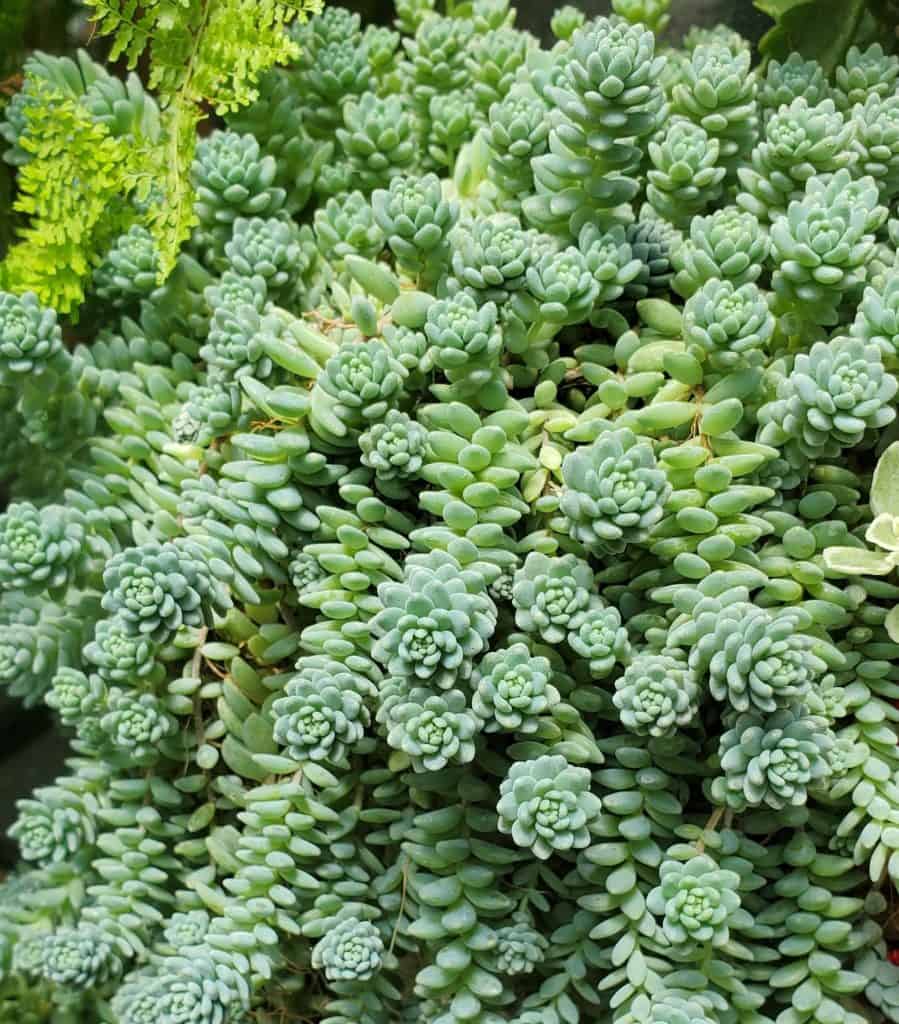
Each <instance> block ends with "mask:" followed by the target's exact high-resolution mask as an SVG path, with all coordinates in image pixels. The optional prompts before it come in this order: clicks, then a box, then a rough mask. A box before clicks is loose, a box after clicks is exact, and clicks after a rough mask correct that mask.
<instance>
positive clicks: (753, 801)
mask: <svg viewBox="0 0 899 1024" xmlns="http://www.w3.org/2000/svg"><path fill="white" fill-rule="evenodd" d="M833 746H834V736H833V733H832V732H831V731H830V730H829V729H828V728H827V723H826V720H824V719H821V718H818V717H817V716H814V715H811V714H809V712H808V711H807V710H806V708H805V707H804V706H803V705H801V704H800V705H795V706H793V707H788V708H782V709H780V710H778V711H775V712H774V714H772V715H769V716H767V717H763V716H762V715H760V714H758V713H756V712H747V713H746V714H742V715H740V716H739V717H738V718H737V719H736V721H735V722H734V725H733V728H731V729H728V730H727V731H726V732H724V733H723V734H722V736H721V745H720V761H721V771H722V775H720V776H719V777H718V778H716V779H715V780H714V781H713V783H712V789H711V792H712V797H713V798H714V799H715V800H716V801H717V802H718V803H721V804H724V805H726V806H727V807H730V808H732V809H733V810H736V811H743V810H746V808H747V807H760V806H762V805H765V806H767V807H771V808H773V809H774V810H778V811H779V810H784V809H790V808H794V807H802V806H803V805H804V804H805V803H806V801H807V799H808V791H809V788H810V787H813V786H814V785H816V784H818V783H822V782H824V781H826V780H827V778H828V776H829V775H830V774H831V772H832V765H831V761H830V759H829V757H828V755H829V753H830V751H831V750H832V748H833Z"/></svg>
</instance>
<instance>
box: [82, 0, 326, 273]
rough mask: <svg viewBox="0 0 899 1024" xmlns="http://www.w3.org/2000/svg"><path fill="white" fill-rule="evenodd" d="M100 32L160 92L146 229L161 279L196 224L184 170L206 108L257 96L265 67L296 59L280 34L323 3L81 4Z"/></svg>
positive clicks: (100, 0)
mask: <svg viewBox="0 0 899 1024" xmlns="http://www.w3.org/2000/svg"><path fill="white" fill-rule="evenodd" d="M87 5H88V6H89V7H91V8H93V12H94V14H93V19H94V23H95V25H96V26H97V29H98V31H99V32H100V33H101V34H103V35H109V36H111V37H112V54H111V56H112V58H113V59H116V58H118V57H120V56H123V57H125V58H126V60H127V62H128V64H129V66H130V67H134V66H135V64H136V63H137V61H138V59H139V58H140V57H141V55H142V54H143V53H144V52H145V51H147V52H148V53H149V57H150V75H149V84H150V87H151V88H152V89H155V90H157V92H158V94H159V100H160V105H161V107H162V109H163V112H164V122H165V130H166V136H167V144H166V146H165V149H164V151H163V160H162V161H161V165H160V171H161V174H160V176H159V177H160V180H162V181H164V182H165V184H164V187H163V191H162V196H161V199H160V201H159V203H158V204H157V205H156V206H155V207H154V208H153V209H151V211H150V213H149V226H150V229H151V230H152V232H153V234H154V237H155V238H156V244H157V247H158V249H159V253H160V274H161V276H163V277H164V276H165V275H166V274H167V273H169V271H170V270H171V268H172V267H173V266H174V263H175V259H176V257H177V254H178V250H179V248H180V246H181V243H182V242H183V241H184V239H185V238H187V236H188V234H189V233H190V229H191V227H192V226H193V224H194V222H195V221H194V214H193V191H192V188H191V185H190V179H189V172H190V166H191V161H192V159H193V151H194V147H195V145H196V126H197V124H198V123H199V121H200V120H201V119H202V117H203V110H204V108H205V107H207V106H211V107H212V108H213V109H214V110H215V111H216V112H217V113H219V114H224V113H228V112H232V111H234V110H237V109H239V108H240V107H242V106H246V105H248V104H250V103H252V102H253V101H254V100H255V99H257V97H258V95H259V89H258V83H259V79H260V77H261V76H262V74H264V72H266V71H267V70H268V69H269V68H271V67H273V66H274V65H276V64H284V63H287V62H288V61H290V60H293V59H295V58H296V56H297V55H298V48H297V45H296V43H295V42H294V41H293V40H292V39H291V38H290V36H289V35H288V33H287V31H286V29H287V26H288V24H289V23H290V22H291V21H294V20H296V19H300V20H304V21H305V20H306V18H307V17H308V16H309V15H310V14H314V13H317V12H318V11H319V10H321V6H322V0H181V2H179V3H172V2H171V0H155V2H154V0H151V2H147V3H137V2H136V0H87Z"/></svg>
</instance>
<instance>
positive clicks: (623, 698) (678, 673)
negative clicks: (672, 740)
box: [613, 652, 699, 736]
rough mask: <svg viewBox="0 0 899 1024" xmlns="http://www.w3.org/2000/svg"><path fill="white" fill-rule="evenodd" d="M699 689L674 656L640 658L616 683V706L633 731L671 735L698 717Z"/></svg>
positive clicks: (689, 673)
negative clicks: (696, 715) (695, 716)
mask: <svg viewBox="0 0 899 1024" xmlns="http://www.w3.org/2000/svg"><path fill="white" fill-rule="evenodd" d="M698 696H699V687H698V685H697V683H696V680H695V678H694V677H693V673H692V671H691V669H690V668H689V667H688V666H687V665H686V663H685V662H684V661H683V660H680V659H678V658H677V657H676V656H674V655H672V654H666V653H664V652H663V653H661V654H642V655H638V656H637V657H635V658H634V659H633V661H631V663H630V664H629V665H628V666H627V668H626V669H625V670H624V674H623V675H622V676H620V677H619V679H618V680H617V681H616V683H615V696H614V698H613V700H614V703H615V707H617V708H618V714H619V716H620V718H621V724H622V725H623V726H624V727H625V728H626V729H630V730H631V731H632V732H635V733H638V734H643V735H646V734H648V735H650V736H672V735H674V734H675V733H676V732H677V730H678V728H679V727H680V728H683V727H684V726H687V725H689V724H690V722H691V720H692V719H693V716H694V715H695V714H696V704H697V700H698Z"/></svg>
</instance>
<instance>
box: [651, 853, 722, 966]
mask: <svg viewBox="0 0 899 1024" xmlns="http://www.w3.org/2000/svg"><path fill="white" fill-rule="evenodd" d="M739 884H740V876H739V875H738V874H737V873H736V872H735V871H728V870H727V869H726V868H721V867H719V866H718V865H717V864H716V863H715V861H713V860H712V858H711V857H709V856H708V855H706V854H697V855H696V856H694V857H691V858H690V859H689V860H688V861H686V863H681V862H680V861H676V860H666V861H663V862H662V864H661V866H660V868H659V885H658V886H657V887H656V888H655V889H653V890H652V892H651V893H650V894H649V897H648V900H647V906H648V907H649V909H650V910H651V911H652V913H653V914H655V915H657V916H658V917H663V918H664V920H663V923H662V927H663V928H664V931H665V937H666V938H667V939H668V941H669V942H670V943H672V944H673V945H674V946H676V947H683V946H695V945H699V946H723V945H725V943H726V942H727V941H728V938H729V935H730V931H729V928H728V924H729V922H730V921H731V919H732V918H733V916H734V914H735V913H736V911H738V910H739V907H740V894H739V891H738V889H739Z"/></svg>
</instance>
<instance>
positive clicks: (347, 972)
mask: <svg viewBox="0 0 899 1024" xmlns="http://www.w3.org/2000/svg"><path fill="white" fill-rule="evenodd" d="M383 953H384V941H383V939H382V938H381V936H380V933H379V932H378V929H377V928H376V927H375V926H374V925H373V924H372V923H371V922H370V921H360V920H359V918H357V917H347V918H345V919H344V920H343V921H340V922H339V923H338V924H337V925H335V927H334V928H333V929H332V930H331V931H329V932H328V933H327V934H326V935H325V936H324V938H323V939H321V940H320V941H319V942H318V944H317V945H316V946H315V948H314V949H313V951H312V965H313V967H315V968H320V969H323V970H324V972H325V977H326V978H327V979H328V981H340V982H344V981H368V980H369V979H370V978H372V977H374V975H375V974H377V972H378V970H379V969H380V967H381V962H382V959H383Z"/></svg>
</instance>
